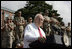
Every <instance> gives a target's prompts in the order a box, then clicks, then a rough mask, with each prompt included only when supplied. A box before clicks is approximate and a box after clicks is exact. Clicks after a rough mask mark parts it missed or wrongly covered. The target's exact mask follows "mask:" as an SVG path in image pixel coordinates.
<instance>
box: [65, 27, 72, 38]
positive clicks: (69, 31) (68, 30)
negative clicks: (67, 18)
mask: <svg viewBox="0 0 72 49" xmlns="http://www.w3.org/2000/svg"><path fill="white" fill-rule="evenodd" d="M66 32H67V35H68V36H69V37H71V26H67V27H66Z"/></svg>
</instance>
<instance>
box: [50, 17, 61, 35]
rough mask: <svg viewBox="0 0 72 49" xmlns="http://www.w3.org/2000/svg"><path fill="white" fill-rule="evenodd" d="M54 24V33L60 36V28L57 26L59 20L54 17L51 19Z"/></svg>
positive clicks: (52, 24)
mask: <svg viewBox="0 0 72 49" xmlns="http://www.w3.org/2000/svg"><path fill="white" fill-rule="evenodd" d="M51 20H52V23H51V26H52V27H51V29H52V31H53V32H54V34H58V32H57V31H58V29H60V26H59V25H58V24H57V23H58V20H57V19H56V18H54V17H51Z"/></svg>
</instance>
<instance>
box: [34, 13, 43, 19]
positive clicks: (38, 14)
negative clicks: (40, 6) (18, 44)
mask: <svg viewBox="0 0 72 49" xmlns="http://www.w3.org/2000/svg"><path fill="white" fill-rule="evenodd" d="M40 15H41V16H42V14H36V16H35V18H34V19H36V18H37V17H38V16H40Z"/></svg>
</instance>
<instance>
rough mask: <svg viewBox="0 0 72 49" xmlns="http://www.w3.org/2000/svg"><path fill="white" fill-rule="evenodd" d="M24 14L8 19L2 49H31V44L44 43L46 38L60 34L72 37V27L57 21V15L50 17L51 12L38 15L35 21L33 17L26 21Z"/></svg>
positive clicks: (2, 34) (3, 32)
mask: <svg viewBox="0 0 72 49" xmlns="http://www.w3.org/2000/svg"><path fill="white" fill-rule="evenodd" d="M21 14H22V12H21V11H18V12H17V14H16V17H14V19H13V20H12V17H7V19H6V22H5V24H4V25H2V26H1V47H2V48H17V47H18V46H20V45H22V47H23V48H30V46H29V44H30V43H31V42H33V41H36V40H38V41H40V42H42V43H43V42H44V41H42V39H46V36H50V35H52V34H58V35H61V36H63V35H64V34H67V35H68V37H71V26H70V23H68V26H65V24H64V23H63V22H59V21H58V20H57V19H56V16H55V14H54V13H53V14H52V17H49V16H48V15H49V11H48V10H46V11H45V14H44V15H42V13H38V14H36V16H35V18H34V21H33V19H32V17H28V20H27V21H26V20H25V19H24V17H22V16H21Z"/></svg>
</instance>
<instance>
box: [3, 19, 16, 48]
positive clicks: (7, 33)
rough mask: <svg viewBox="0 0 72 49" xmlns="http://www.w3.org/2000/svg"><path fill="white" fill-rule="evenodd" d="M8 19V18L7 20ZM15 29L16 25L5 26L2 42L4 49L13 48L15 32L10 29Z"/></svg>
mask: <svg viewBox="0 0 72 49" xmlns="http://www.w3.org/2000/svg"><path fill="white" fill-rule="evenodd" d="M7 19H8V18H7ZM8 25H9V26H11V27H14V26H15V25H14V23H13V22H11V23H6V24H5V25H4V33H3V40H2V46H3V48H12V43H13V40H14V35H13V33H14V32H13V30H12V29H11V28H10V27H9V26H8Z"/></svg>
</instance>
